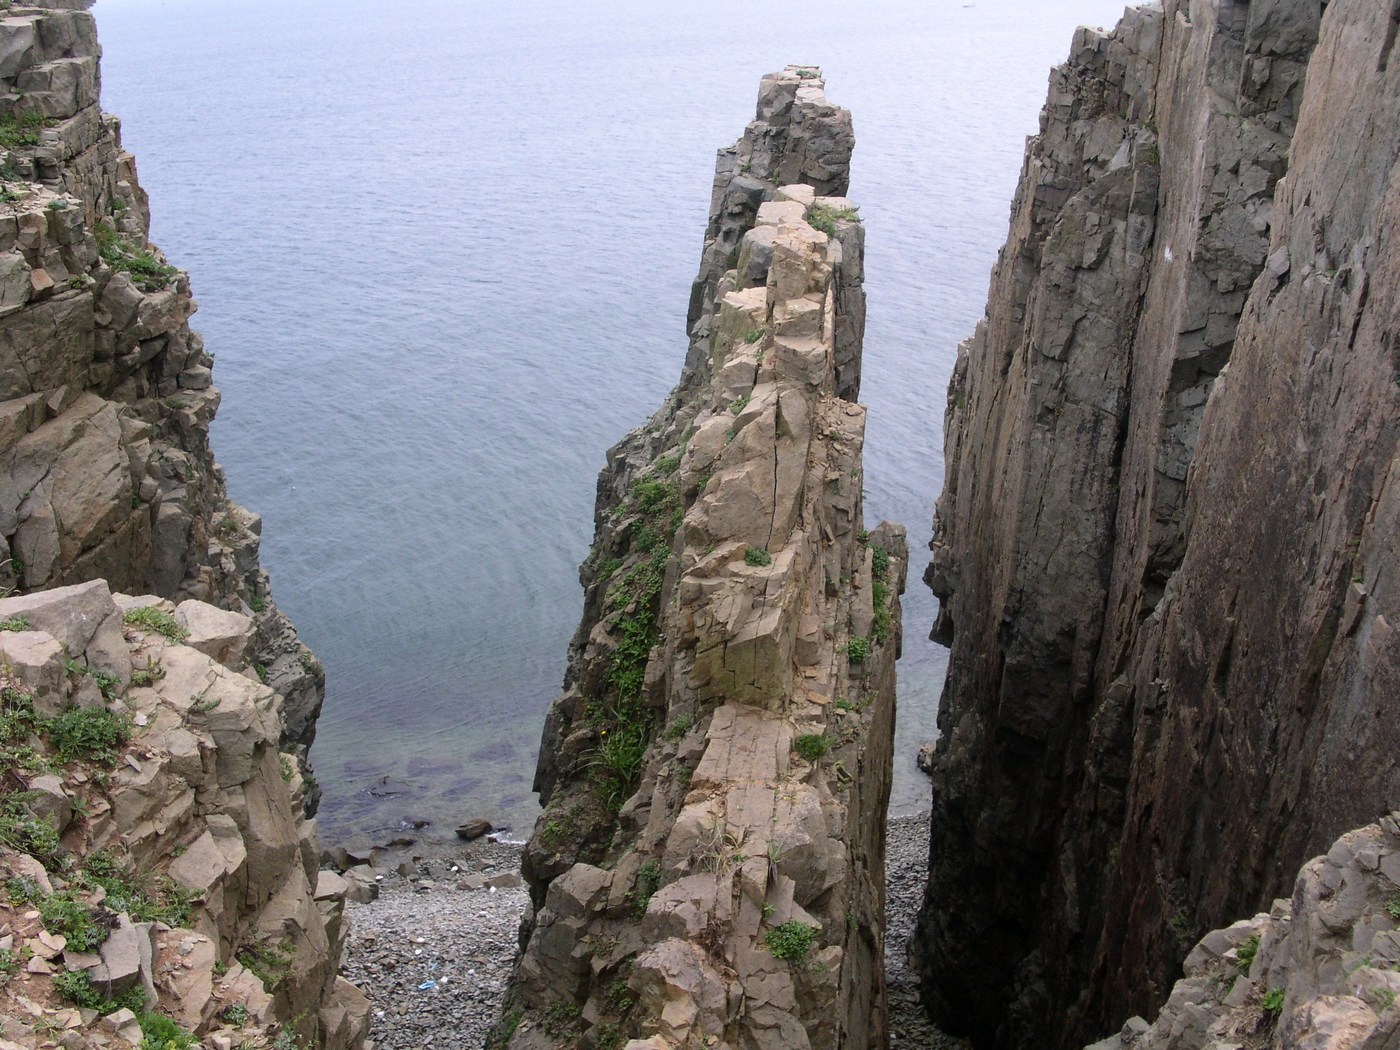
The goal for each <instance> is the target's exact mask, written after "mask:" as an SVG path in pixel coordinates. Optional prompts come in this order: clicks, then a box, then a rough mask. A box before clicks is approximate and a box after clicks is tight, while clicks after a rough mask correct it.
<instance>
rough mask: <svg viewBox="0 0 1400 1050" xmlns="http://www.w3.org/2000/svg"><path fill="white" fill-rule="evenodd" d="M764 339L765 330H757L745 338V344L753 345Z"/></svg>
mask: <svg viewBox="0 0 1400 1050" xmlns="http://www.w3.org/2000/svg"><path fill="white" fill-rule="evenodd" d="M762 338H763V329H762V328H755V329H754V330H753V331H751V332H750V333H749V334H748V335H746V336H744V342H746V343H750V344H753V343H756V342H758V341H759V340H760V339H762Z"/></svg>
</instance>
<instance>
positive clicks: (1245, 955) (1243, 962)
mask: <svg viewBox="0 0 1400 1050" xmlns="http://www.w3.org/2000/svg"><path fill="white" fill-rule="evenodd" d="M1258 954H1259V937H1258V936H1257V935H1251V936H1250V938H1249V939H1248V940H1247V941H1245V942H1244V943H1243V944H1241V945H1240V946H1239V947H1238V948H1236V949H1235V966H1236V967H1237V968H1238V969H1239V971H1240V973H1242V974H1244V975H1245V976H1246V977H1247V976H1249V968H1250V967H1251V966H1253V965H1254V957H1255V956H1256V955H1258Z"/></svg>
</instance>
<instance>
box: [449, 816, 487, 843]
mask: <svg viewBox="0 0 1400 1050" xmlns="http://www.w3.org/2000/svg"><path fill="white" fill-rule="evenodd" d="M490 830H491V822H490V821H489V820H482V819H480V818H476V819H473V820H469V821H467V822H466V823H465V824H459V825H458V826H457V837H458V838H459V839H466V840H467V841H469V842H470V841H471V840H472V839H479V838H481V836H482V835H485V834H486V833H487V832H488V831H490Z"/></svg>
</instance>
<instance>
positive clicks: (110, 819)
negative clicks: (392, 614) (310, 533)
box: [0, 580, 369, 1050]
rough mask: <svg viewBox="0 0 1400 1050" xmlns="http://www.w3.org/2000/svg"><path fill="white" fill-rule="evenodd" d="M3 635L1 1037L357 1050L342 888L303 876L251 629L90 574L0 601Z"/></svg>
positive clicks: (242, 620)
mask: <svg viewBox="0 0 1400 1050" xmlns="http://www.w3.org/2000/svg"><path fill="white" fill-rule="evenodd" d="M0 624H3V629H0V693H2V694H3V697H2V698H0V746H3V748H4V753H5V762H6V764H7V765H8V766H9V768H7V769H6V770H5V771H4V784H3V795H0V882H3V884H4V887H5V892H4V894H3V897H0V1046H4V1047H6V1048H7V1050H14V1048H16V1047H23V1048H38V1047H41V1046H53V1045H54V1037H53V1033H54V1032H55V1031H59V1032H62V1040H61V1041H62V1045H63V1046H64V1047H65V1048H67V1050H88V1048H91V1050H97V1048H107V1050H123V1048H126V1047H128V1046H143V1047H150V1046H152V1045H161V1046H165V1045H166V1043H165V1042H164V1041H163V1040H164V1038H165V1037H162V1039H160V1040H154V1039H153V1038H152V1037H150V1036H149V1035H144V1036H143V1032H142V1030H141V1026H139V1025H138V1023H137V1020H138V1019H137V1016H136V1014H135V1013H134V1012H133V1010H139V1011H140V1013H141V1014H143V1015H145V1014H153V1015H158V1016H160V1017H163V1018H167V1019H169V1021H173V1022H174V1023H176V1024H178V1025H179V1026H180V1027H181V1028H183V1029H184V1030H185V1031H186V1032H187V1033H191V1034H193V1035H194V1036H196V1037H197V1038H198V1039H199V1040H200V1041H201V1042H202V1043H203V1045H205V1046H210V1047H219V1048H222V1050H229V1048H230V1047H232V1046H235V1045H238V1046H249V1047H257V1046H269V1045H276V1046H279V1047H290V1046H297V1047H301V1046H306V1047H311V1046H316V1047H320V1048H323V1050H354V1048H356V1047H359V1046H360V1045H361V1044H363V1042H364V1039H365V1035H366V1033H367V1031H368V1027H369V1001H368V1000H367V999H366V998H365V997H364V996H363V995H362V994H361V993H360V992H359V991H358V990H357V989H355V988H354V987H353V986H351V985H350V984H349V983H348V982H346V981H345V980H343V979H341V978H339V977H338V976H337V973H336V971H337V968H338V965H339V960H340V953H341V948H342V946H343V944H344V940H345V936H346V933H347V932H348V931H347V927H346V923H345V919H344V903H345V890H346V884H345V882H344V880H342V879H340V878H339V877H338V876H336V875H334V874H331V873H329V872H319V871H318V870H317V866H318V859H319V851H318V849H317V846H316V836H315V824H314V822H313V821H311V820H309V819H308V818H307V817H306V816H305V812H304V809H305V805H304V804H305V795H306V792H307V788H308V785H307V782H306V780H305V779H304V778H303V777H302V776H301V775H300V773H299V771H298V769H297V766H296V762H295V755H294V754H293V753H291V752H282V753H279V750H278V741H279V738H280V737H281V735H282V719H283V708H282V698H281V697H280V696H279V695H278V694H277V693H275V692H274V691H273V690H272V689H271V688H270V687H269V686H267V685H266V684H264V683H263V682H262V681H260V680H259V677H258V675H257V673H256V671H255V669H254V666H253V664H252V662H251V661H252V658H253V654H254V650H255V644H254V638H255V625H254V624H253V621H252V620H251V619H249V618H248V617H246V616H243V615H242V614H240V613H235V612H229V611H227V610H223V609H219V608H216V607H215V606H212V605H208V604H206V603H204V602H200V601H196V600H194V599H186V600H184V601H182V602H180V603H179V605H178V606H177V605H175V604H173V603H171V602H168V601H165V600H163V599H160V598H158V597H155V596H154V595H147V596H144V597H139V598H133V597H129V596H126V595H121V594H117V595H113V594H112V593H111V592H110V591H109V590H108V588H107V584H106V583H105V582H104V581H102V580H94V581H92V582H90V583H83V584H76V585H73V586H68V587H58V588H53V589H50V590H45V591H38V592H35V593H33V594H28V595H22V596H17V597H11V598H5V599H0ZM65 725H66V726H68V727H69V728H68V729H67V730H63V729H62V727H63V726H65ZM74 726H78V727H83V726H85V727H87V728H85V729H81V731H80V730H78V729H74V728H72V727H74ZM103 727H106V728H103ZM115 727H121V728H120V730H116V729H115ZM109 730H110V731H109ZM11 762H13V764H12V765H11V764H10V763H11ZM65 900H66V901H67V902H68V910H69V912H71V913H72V914H76V915H82V916H85V917H86V920H85V921H86V923H87V924H88V926H89V928H90V929H99V930H101V937H100V939H99V938H96V937H92V936H90V935H85V936H84V939H80V937H79V931H78V930H77V929H76V928H75V927H74V926H73V925H72V924H71V923H70V922H69V920H68V919H66V918H65V917H64V912H63V911H62V910H58V911H57V914H56V917H53V916H51V912H52V911H54V906H56V905H57V904H59V903H61V902H63V901H65ZM156 904H159V907H156V906H155V905H156ZM89 939H91V940H94V941H95V942H96V943H92V944H89V943H86V941H87V940H89ZM73 981H78V982H80V987H79V990H78V991H77V992H75V991H74V990H73V988H74V986H73V984H72V982H73ZM65 982H68V983H67V984H65ZM84 985H85V986H86V990H85V991H84V989H83V988H82V987H81V986H84ZM133 993H138V994H142V993H143V995H142V1001H141V1003H140V1004H139V1006H133V1005H128V999H129V997H130V996H131V995H132V994H133ZM85 996H86V997H90V998H91V1000H92V1001H88V999H87V998H85ZM103 1000H115V1002H109V1003H108V1004H107V1006H106V1007H104V1008H103V1011H102V1013H101V1014H100V1013H99V1012H98V1009H97V1007H98V1005H99V1004H100V1003H101V1002H102V1001H103ZM118 1005H120V1006H122V1008H121V1009H116V1010H115V1012H114V1011H113V1009H112V1008H113V1007H115V1006H118ZM171 1045H176V1044H175V1043H172V1044H171Z"/></svg>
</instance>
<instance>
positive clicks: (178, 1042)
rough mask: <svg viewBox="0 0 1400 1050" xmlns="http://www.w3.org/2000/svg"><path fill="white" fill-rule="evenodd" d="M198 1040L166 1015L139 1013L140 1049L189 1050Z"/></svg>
mask: <svg viewBox="0 0 1400 1050" xmlns="http://www.w3.org/2000/svg"><path fill="white" fill-rule="evenodd" d="M198 1043H199V1040H198V1039H196V1038H195V1037H194V1036H193V1035H191V1034H190V1033H189V1032H187V1031H185V1030H184V1029H183V1028H181V1027H180V1026H179V1025H178V1024H176V1023H175V1022H174V1021H172V1020H171V1019H170V1018H168V1017H163V1016H161V1015H160V1014H152V1013H143V1014H142V1015H141V1050H189V1048H190V1047H192V1046H197V1045H198Z"/></svg>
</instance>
